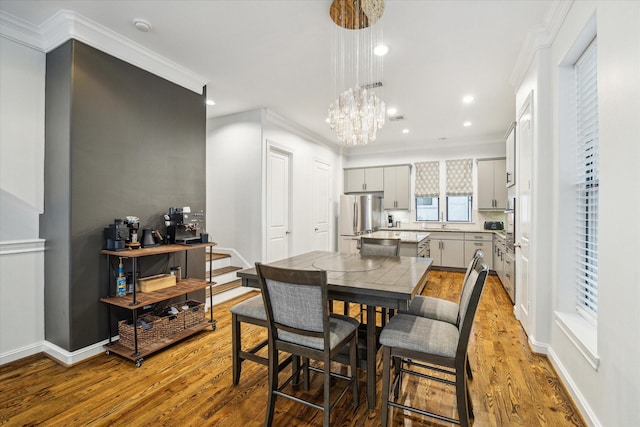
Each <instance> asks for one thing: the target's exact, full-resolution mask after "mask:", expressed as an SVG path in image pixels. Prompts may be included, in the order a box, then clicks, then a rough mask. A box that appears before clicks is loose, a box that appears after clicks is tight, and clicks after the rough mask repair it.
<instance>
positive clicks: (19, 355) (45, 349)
mask: <svg viewBox="0 0 640 427" xmlns="http://www.w3.org/2000/svg"><path fill="white" fill-rule="evenodd" d="M114 339H118V337H117V336H116V337H115V338H114ZM108 343H109V340H104V341H102V342H98V343H95V344H92V345H90V346H88V347H84V348H81V349H80V350H76V351H74V352H69V351H67V350H65V349H63V348H60V347H58V346H57V345H55V344H53V343H50V342H48V341H42V342H40V343H35V344H31V345H29V346H25V347H22V348H18V349H15V350H11V351H9V352H6V353H3V354H0V365H4V364H6V363H10V362H15V361H16V360H20V359H24V358H25V357H29V356H33V355H34V354H38V353H46V354H47V355H48V356H50V357H52V358H53V359H55V360H57V361H58V362H60V363H62V364H63V365H66V366H71V365H73V364H74V363H78V362H82V361H83V360H85V359H88V358H90V357H93V356H96V355H98V354H101V353H106V350H105V349H104V345H105V344H108Z"/></svg>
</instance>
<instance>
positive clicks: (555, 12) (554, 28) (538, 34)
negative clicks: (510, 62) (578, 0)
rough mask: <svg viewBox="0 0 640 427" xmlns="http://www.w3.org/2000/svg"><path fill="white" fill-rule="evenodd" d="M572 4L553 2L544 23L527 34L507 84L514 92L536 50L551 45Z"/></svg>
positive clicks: (557, 0)
mask: <svg viewBox="0 0 640 427" xmlns="http://www.w3.org/2000/svg"><path fill="white" fill-rule="evenodd" d="M572 4H573V0H555V1H554V2H553V3H552V4H551V7H550V8H549V11H548V12H547V15H546V16H545V19H544V23H543V24H541V25H539V26H537V27H535V28H533V29H532V30H531V31H529V33H528V34H527V37H526V39H525V41H524V43H523V44H522V48H521V49H520V54H519V55H518V58H517V59H516V63H515V65H514V67H513V71H512V72H511V76H510V77H509V84H510V85H511V86H512V87H513V88H514V92H515V91H517V89H518V87H519V86H520V84H521V83H522V80H523V79H524V77H525V75H526V73H527V70H528V69H529V66H530V64H531V61H533V58H534V57H535V55H536V53H537V52H538V50H540V49H547V48H549V47H551V45H552V44H553V42H554V40H555V39H556V36H557V35H558V31H560V27H562V23H563V22H564V19H565V18H566V16H567V14H568V13H569V9H571V5H572Z"/></svg>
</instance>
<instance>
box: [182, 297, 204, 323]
mask: <svg viewBox="0 0 640 427" xmlns="http://www.w3.org/2000/svg"><path fill="white" fill-rule="evenodd" d="M178 309H179V310H180V314H181V315H182V318H183V319H184V329H189V328H191V327H192V326H196V325H199V324H202V323H204V321H205V316H204V303H203V302H199V301H194V300H187V301H185V302H184V303H183V304H181V305H180V306H179V307H178Z"/></svg>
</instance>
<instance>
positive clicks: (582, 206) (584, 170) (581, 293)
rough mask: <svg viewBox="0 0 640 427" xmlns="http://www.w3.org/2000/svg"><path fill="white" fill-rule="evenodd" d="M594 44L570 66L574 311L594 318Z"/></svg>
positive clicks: (596, 178) (596, 170) (596, 162)
mask: <svg viewBox="0 0 640 427" xmlns="http://www.w3.org/2000/svg"><path fill="white" fill-rule="evenodd" d="M596 58H597V44H596V40H594V41H593V42H592V43H591V45H590V46H589V47H588V48H587V49H586V50H585V52H584V53H583V54H582V56H581V57H580V58H579V59H578V61H577V62H576V64H575V66H574V72H575V82H576V140H577V147H576V148H577V150H576V155H577V157H576V164H577V171H576V172H577V173H576V177H577V182H576V184H577V185H576V213H577V218H576V220H577V225H578V227H577V232H576V236H575V237H576V245H577V251H576V254H577V260H576V261H577V262H576V309H577V311H578V313H579V314H580V315H582V316H583V317H585V318H587V319H589V320H592V321H593V322H595V321H596V320H597V315H598V192H599V186H600V183H599V166H598V165H599V160H598V158H599V156H598V85H597V80H598V79H597V77H598V76H597V61H596Z"/></svg>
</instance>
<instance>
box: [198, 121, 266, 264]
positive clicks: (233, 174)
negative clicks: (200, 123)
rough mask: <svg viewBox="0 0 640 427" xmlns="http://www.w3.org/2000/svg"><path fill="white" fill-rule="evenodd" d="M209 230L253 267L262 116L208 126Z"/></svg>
mask: <svg viewBox="0 0 640 427" xmlns="http://www.w3.org/2000/svg"><path fill="white" fill-rule="evenodd" d="M206 169H207V211H206V216H207V224H206V226H207V231H208V232H209V238H210V239H212V240H213V241H215V242H217V243H218V245H219V246H220V247H223V248H230V249H234V250H236V251H238V253H239V254H240V255H241V256H242V257H244V258H245V260H247V261H248V263H250V264H252V263H253V262H255V261H259V260H261V259H262V254H261V247H262V223H261V218H262V112H261V111H260V110H253V111H248V112H244V113H238V114H233V115H229V116H225V117H220V118H215V119H210V120H208V122H207V167H206Z"/></svg>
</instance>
